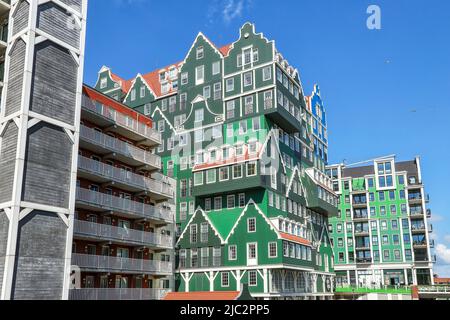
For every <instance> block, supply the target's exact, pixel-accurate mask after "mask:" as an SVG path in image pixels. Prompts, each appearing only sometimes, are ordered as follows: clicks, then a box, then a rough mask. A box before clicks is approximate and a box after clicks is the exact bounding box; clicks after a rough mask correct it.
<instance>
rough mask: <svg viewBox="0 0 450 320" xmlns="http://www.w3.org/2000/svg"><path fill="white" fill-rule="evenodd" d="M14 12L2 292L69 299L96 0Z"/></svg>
mask: <svg viewBox="0 0 450 320" xmlns="http://www.w3.org/2000/svg"><path fill="white" fill-rule="evenodd" d="M4 2H5V1H2V4H1V6H0V8H1V10H3V11H2V12H3V13H4V14H6V13H5V8H7V7H5V3H4ZM10 11H11V12H10V24H11V27H9V28H8V36H7V39H6V40H7V42H8V43H7V52H6V54H5V55H4V57H3V58H5V68H4V69H5V74H4V88H3V93H2V94H3V96H4V98H3V99H2V101H1V108H0V168H1V170H0V289H1V295H0V297H1V299H14V300H21V299H67V298H68V294H69V287H70V270H71V244H72V228H73V222H74V211H75V208H74V204H75V193H76V172H77V161H76V159H77V152H78V143H79V128H80V120H79V116H80V108H81V107H80V105H81V97H82V94H81V91H82V84H83V83H82V81H83V80H82V79H83V66H84V44H85V34H86V16H87V0H70V1H68V0H64V1H55V0H49V1H38V0H28V1H23V0H13V1H11V9H10ZM4 17H5V16H4ZM69 22H70V23H69ZM5 34H6V32H5V30H3V33H2V37H3V40H5ZM3 42H4V41H3ZM4 47H5V46H4V43H3V49H2V50H3V51H2V52H5V48H4Z"/></svg>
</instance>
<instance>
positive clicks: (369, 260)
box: [355, 258, 372, 264]
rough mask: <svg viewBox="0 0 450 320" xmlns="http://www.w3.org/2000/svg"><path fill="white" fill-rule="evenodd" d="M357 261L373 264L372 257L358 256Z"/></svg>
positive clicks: (357, 262) (358, 262)
mask: <svg viewBox="0 0 450 320" xmlns="http://www.w3.org/2000/svg"><path fill="white" fill-rule="evenodd" d="M355 262H356V264H371V263H372V258H356V259H355Z"/></svg>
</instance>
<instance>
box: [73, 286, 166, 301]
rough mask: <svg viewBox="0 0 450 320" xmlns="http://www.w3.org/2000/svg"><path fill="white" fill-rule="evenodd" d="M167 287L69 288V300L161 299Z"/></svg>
mask: <svg viewBox="0 0 450 320" xmlns="http://www.w3.org/2000/svg"><path fill="white" fill-rule="evenodd" d="M169 292H170V290H168V289H131V288H121V289H94V288H92V289H90V288H86V289H71V290H70V291H69V300H90V301H96V300H141V301H142V300H162V299H163V298H164V297H165V296H166V294H167V293H169Z"/></svg>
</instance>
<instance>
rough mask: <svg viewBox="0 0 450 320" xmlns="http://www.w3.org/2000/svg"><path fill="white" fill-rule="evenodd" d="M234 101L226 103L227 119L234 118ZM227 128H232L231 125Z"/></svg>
mask: <svg viewBox="0 0 450 320" xmlns="http://www.w3.org/2000/svg"><path fill="white" fill-rule="evenodd" d="M234 111H235V101H234V100H233V101H228V102H227V119H231V118H234V116H235V113H234ZM228 125H229V126H233V124H232V123H230V124H228Z"/></svg>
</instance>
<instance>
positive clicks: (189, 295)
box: [163, 291, 241, 301]
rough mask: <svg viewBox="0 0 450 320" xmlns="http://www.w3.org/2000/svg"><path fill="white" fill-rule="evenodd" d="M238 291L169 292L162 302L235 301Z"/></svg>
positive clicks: (238, 294)
mask: <svg viewBox="0 0 450 320" xmlns="http://www.w3.org/2000/svg"><path fill="white" fill-rule="evenodd" d="M240 295H241V293H240V292H239V291H213V292H209V291H208V292H206V291H205V292H169V293H168V294H167V295H166V296H165V297H164V299H163V300H169V301H175V300H176V301H195V300H197V301H231V300H237V299H238V298H239V296H240Z"/></svg>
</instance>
